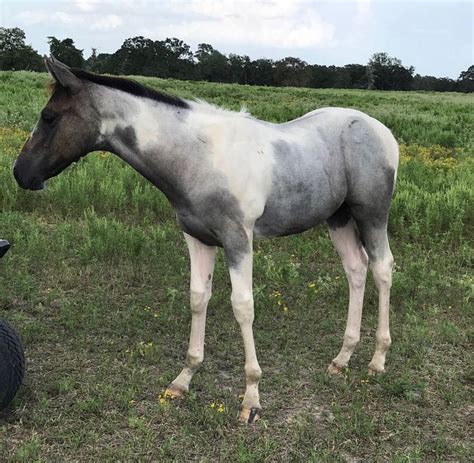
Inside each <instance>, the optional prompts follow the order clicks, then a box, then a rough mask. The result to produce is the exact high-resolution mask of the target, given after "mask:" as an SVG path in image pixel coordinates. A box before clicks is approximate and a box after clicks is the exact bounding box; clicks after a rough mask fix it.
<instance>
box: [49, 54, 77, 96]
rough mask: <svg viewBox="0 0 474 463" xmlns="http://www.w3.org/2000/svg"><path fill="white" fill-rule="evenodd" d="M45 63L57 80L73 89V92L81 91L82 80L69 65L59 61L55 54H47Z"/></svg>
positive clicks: (65, 86)
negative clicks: (49, 55)
mask: <svg viewBox="0 0 474 463" xmlns="http://www.w3.org/2000/svg"><path fill="white" fill-rule="evenodd" d="M44 63H45V64H46V68H47V69H48V72H49V73H50V74H51V76H52V77H53V79H54V80H55V81H56V82H58V83H59V84H61V85H62V86H63V87H64V88H67V89H69V90H71V92H72V93H79V91H80V90H81V88H82V81H81V79H79V78H78V77H76V76H75V75H74V74H73V73H72V72H71V70H70V69H69V66H66V65H65V64H64V63H61V61H58V60H57V59H56V58H55V57H54V56H53V55H51V57H50V58H48V57H47V56H45V57H44Z"/></svg>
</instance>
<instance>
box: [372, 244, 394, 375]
mask: <svg viewBox="0 0 474 463" xmlns="http://www.w3.org/2000/svg"><path fill="white" fill-rule="evenodd" d="M370 266H371V269H372V273H373V275H374V280H375V285H376V286H377V289H378V290H379V320H378V325H377V331H376V333H375V353H374V356H373V357H372V360H371V362H370V364H369V371H371V372H372V373H377V372H383V371H384V370H385V356H386V355H387V351H388V348H389V347H390V344H391V343H392V340H391V338H390V327H389V311H390V288H391V286H392V266H393V256H392V253H391V252H390V249H388V253H387V254H386V256H385V257H384V258H383V259H380V260H377V261H375V262H373V263H371V265H370Z"/></svg>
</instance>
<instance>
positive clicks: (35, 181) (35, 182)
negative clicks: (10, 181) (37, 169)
mask: <svg viewBox="0 0 474 463" xmlns="http://www.w3.org/2000/svg"><path fill="white" fill-rule="evenodd" d="M13 176H14V177H15V180H16V181H17V183H18V185H20V186H21V188H23V189H25V190H35V191H36V190H43V189H44V187H45V183H44V181H43V180H41V179H40V178H39V177H36V176H28V175H25V174H24V173H23V172H22V171H21V169H19V168H18V166H17V165H16V164H15V166H14V167H13Z"/></svg>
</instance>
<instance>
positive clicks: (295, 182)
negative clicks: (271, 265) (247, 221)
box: [254, 141, 346, 236]
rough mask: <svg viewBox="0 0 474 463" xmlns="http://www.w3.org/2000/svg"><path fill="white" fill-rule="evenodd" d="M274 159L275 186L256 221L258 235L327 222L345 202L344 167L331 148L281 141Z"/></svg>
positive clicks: (277, 234) (273, 179) (270, 234)
mask: <svg viewBox="0 0 474 463" xmlns="http://www.w3.org/2000/svg"><path fill="white" fill-rule="evenodd" d="M274 159H275V163H274V167H273V175H272V188H271V191H270V194H269V195H268V197H267V201H266V203H265V208H264V211H263V214H262V215H261V216H260V217H259V218H258V219H257V221H256V222H255V227H254V231H255V235H256V236H282V235H291V234H294V233H301V232H303V231H305V230H308V229H310V228H312V227H314V226H316V225H318V224H320V223H322V222H324V221H325V220H326V219H327V218H328V217H330V216H331V215H332V214H333V213H334V211H336V210H337V209H338V207H339V206H340V205H341V203H342V202H343V201H344V198H345V194H346V184H345V180H344V175H343V171H342V166H341V163H340V162H338V158H337V156H331V155H330V153H329V151H328V150H325V149H320V150H318V151H316V150H314V149H307V150H304V149H302V148H301V147H300V146H298V145H290V144H289V143H287V142H284V141H279V142H276V143H275V144H274Z"/></svg>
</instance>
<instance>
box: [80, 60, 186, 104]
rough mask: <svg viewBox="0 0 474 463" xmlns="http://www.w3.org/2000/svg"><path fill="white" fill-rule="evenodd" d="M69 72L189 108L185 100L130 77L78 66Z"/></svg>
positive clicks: (142, 95) (145, 96)
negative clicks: (89, 70) (98, 72)
mask: <svg viewBox="0 0 474 463" xmlns="http://www.w3.org/2000/svg"><path fill="white" fill-rule="evenodd" d="M71 72H72V73H73V74H74V75H75V76H76V77H78V78H79V79H83V80H88V81H89V82H93V83H94V84H98V85H104V86H105V87H110V88H115V89H117V90H121V91H122V92H126V93H131V94H132V95H136V96H140V97H142V98H149V99H151V100H155V101H158V102H160V103H165V104H168V105H172V106H177V107H178V108H186V109H188V108H189V104H188V103H187V102H186V101H185V100H183V99H181V98H179V97H177V96H172V95H167V94H166V93H162V92H159V91H157V90H153V89H151V88H149V87H145V86H144V85H142V84H139V83H138V82H136V81H134V80H131V79H124V78H123V77H112V76H104V75H99V74H92V73H90V72H87V71H83V70H82V69H78V68H71Z"/></svg>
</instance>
